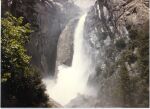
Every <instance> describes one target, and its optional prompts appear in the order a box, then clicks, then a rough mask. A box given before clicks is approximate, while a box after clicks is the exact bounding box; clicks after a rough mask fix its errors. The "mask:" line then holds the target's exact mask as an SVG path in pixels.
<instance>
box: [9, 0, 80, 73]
mask: <svg viewBox="0 0 150 109" xmlns="http://www.w3.org/2000/svg"><path fill="white" fill-rule="evenodd" d="M8 7H10V9H9V10H11V8H13V10H12V11H13V12H12V13H13V15H15V16H23V17H24V18H25V20H26V21H27V22H29V23H31V26H32V30H33V31H34V32H33V33H32V34H31V39H30V43H29V44H28V45H27V49H28V54H29V55H31V56H32V61H31V64H32V65H34V66H35V67H37V68H38V69H39V70H40V71H41V73H42V74H43V76H47V75H54V73H55V64H56V56H57V55H56V52H57V42H58V38H59V35H60V33H61V32H62V30H63V29H64V27H65V25H66V24H67V23H68V22H69V20H70V19H72V18H73V17H74V16H77V15H78V12H79V11H80V10H79V8H78V7H77V6H75V5H74V3H73V2H72V1H71V0H32V1H31V0H23V1H22V0H21V1H20V2H19V1H17V0H13V1H12V3H11V4H10V6H8ZM68 9H69V10H68Z"/></svg>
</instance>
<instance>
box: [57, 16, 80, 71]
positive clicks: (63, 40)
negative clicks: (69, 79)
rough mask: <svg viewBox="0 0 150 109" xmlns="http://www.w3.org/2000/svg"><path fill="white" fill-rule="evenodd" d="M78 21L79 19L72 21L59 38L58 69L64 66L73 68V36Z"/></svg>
mask: <svg viewBox="0 0 150 109" xmlns="http://www.w3.org/2000/svg"><path fill="white" fill-rule="evenodd" d="M77 21H78V19H73V20H72V21H70V22H69V23H68V24H67V26H66V27H65V29H64V30H63V31H62V33H61V35H60V37H59V41H58V45H57V62H56V63H57V65H56V67H57V66H59V65H62V64H64V65H67V66H71V63H72V57H73V40H74V38H73V36H74V30H75V27H76V24H77ZM56 69H57V68H56Z"/></svg>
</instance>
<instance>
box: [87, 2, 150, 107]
mask: <svg viewBox="0 0 150 109" xmlns="http://www.w3.org/2000/svg"><path fill="white" fill-rule="evenodd" d="M147 2H148V1H146V0H97V1H96V3H95V6H94V7H92V8H91V10H90V11H89V13H88V17H87V21H86V28H85V38H86V39H87V41H88V42H89V43H90V44H91V47H92V48H93V51H94V52H95V53H96V54H95V55H93V57H95V58H96V60H97V61H96V62H95V68H96V69H95V74H93V75H91V77H90V78H89V85H91V87H94V88H95V87H96V89H95V90H98V91H97V93H98V96H97V98H96V99H97V100H98V101H97V100H93V101H96V103H95V106H96V107H148V105H149V99H148V95H149V88H148V87H149V84H148V77H149V73H148V60H149V59H148V36H149V35H148V34H149V33H148V22H149V17H148V13H149V12H148V7H147ZM146 40H147V41H146ZM143 41H144V42H143ZM137 43H138V44H137ZM143 44H144V45H143ZM140 45H141V46H142V45H143V46H144V47H141V46H140ZM141 50H142V51H143V50H144V53H142V52H141ZM144 57H147V58H144ZM143 59H144V60H145V61H144V60H143ZM142 60H143V61H142ZM142 66H143V67H142ZM144 69H147V70H144ZM89 99H90V98H89ZM90 103H91V102H90ZM90 103H89V104H90ZM91 106H93V103H91Z"/></svg>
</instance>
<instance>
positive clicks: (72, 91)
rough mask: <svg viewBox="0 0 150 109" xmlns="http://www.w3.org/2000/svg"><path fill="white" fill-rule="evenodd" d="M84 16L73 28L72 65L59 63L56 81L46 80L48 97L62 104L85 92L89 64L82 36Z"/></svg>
mask: <svg viewBox="0 0 150 109" xmlns="http://www.w3.org/2000/svg"><path fill="white" fill-rule="evenodd" d="M86 16H87V14H84V15H83V16H81V18H80V19H79V22H78V24H77V27H76V29H75V34H74V54H73V60H72V66H71V67H68V66H65V65H60V66H59V67H58V75H57V80H56V83H54V84H53V85H52V83H50V82H46V84H47V91H48V93H49V95H50V97H51V98H53V99H54V100H55V101H57V102H58V103H60V104H62V105H66V104H67V103H69V102H70V101H71V100H72V99H73V98H75V97H76V96H77V95H78V94H85V92H86V88H87V81H88V77H89V71H88V69H89V66H90V61H89V57H88V56H87V55H86V52H87V50H85V48H86V47H85V45H86V44H85V40H84V37H83V33H84V23H85V19H86ZM62 49H63V48H62Z"/></svg>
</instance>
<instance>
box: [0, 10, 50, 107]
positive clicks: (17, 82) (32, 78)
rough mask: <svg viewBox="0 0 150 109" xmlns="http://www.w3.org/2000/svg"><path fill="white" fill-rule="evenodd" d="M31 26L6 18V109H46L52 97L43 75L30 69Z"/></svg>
mask: <svg viewBox="0 0 150 109" xmlns="http://www.w3.org/2000/svg"><path fill="white" fill-rule="evenodd" d="M31 32H32V31H31V29H30V24H28V23H27V24H25V25H24V24H23V18H22V17H19V18H16V17H14V16H12V15H11V14H10V13H8V12H7V13H6V14H5V18H2V32H1V33H2V38H1V39H2V49H1V50H2V70H1V71H2V81H1V84H2V106H3V107H46V106H47V101H48V96H47V95H46V94H45V86H44V85H43V84H42V81H41V77H40V75H39V72H38V71H37V70H35V68H33V67H31V66H30V64H29V63H30V59H31V57H30V56H28V55H27V53H26V49H25V45H26V43H28V41H29V35H30V33H31Z"/></svg>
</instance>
